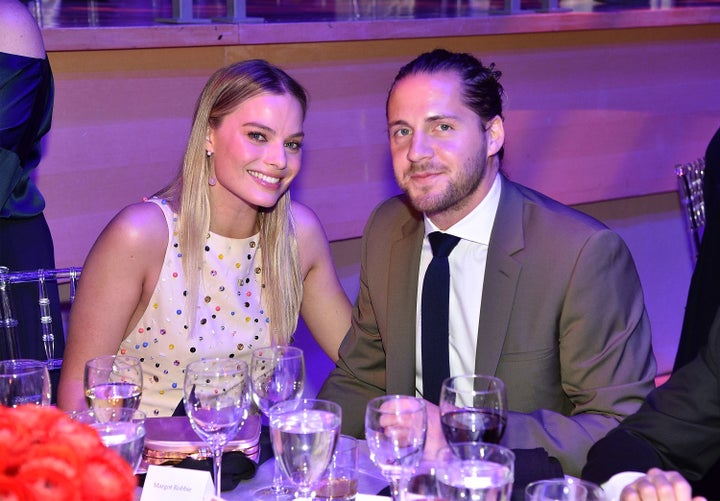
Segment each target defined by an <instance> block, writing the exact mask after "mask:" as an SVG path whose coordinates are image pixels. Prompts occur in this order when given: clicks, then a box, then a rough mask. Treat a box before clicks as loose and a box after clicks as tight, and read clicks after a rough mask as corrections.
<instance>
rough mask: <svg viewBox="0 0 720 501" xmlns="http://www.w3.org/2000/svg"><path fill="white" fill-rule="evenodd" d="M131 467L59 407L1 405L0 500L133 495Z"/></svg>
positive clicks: (110, 499)
mask: <svg viewBox="0 0 720 501" xmlns="http://www.w3.org/2000/svg"><path fill="white" fill-rule="evenodd" d="M136 486H137V481H136V479H135V476H134V474H133V471H132V468H130V465H128V464H127V463H126V462H125V461H124V460H123V459H122V458H121V457H120V456H119V455H118V454H117V453H116V452H115V451H113V450H111V449H108V448H107V447H105V445H103V443H102V440H101V439H100V436H99V435H98V434H97V432H96V431H95V430H94V429H93V428H92V427H90V426H88V425H86V424H82V423H78V422H75V421H73V420H72V419H70V417H69V416H68V415H67V414H65V413H64V412H62V411H61V410H59V409H56V408H54V407H39V406H35V405H23V406H19V407H16V408H8V407H2V406H0V500H2V501H11V500H17V501H26V500H27V501H34V500H38V501H39V500H43V501H44V500H53V501H83V500H93V501H95V500H97V501H132V500H133V499H134V497H135V488H136Z"/></svg>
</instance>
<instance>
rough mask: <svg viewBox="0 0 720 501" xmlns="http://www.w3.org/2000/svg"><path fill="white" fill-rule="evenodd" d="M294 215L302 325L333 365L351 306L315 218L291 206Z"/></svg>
mask: <svg viewBox="0 0 720 501" xmlns="http://www.w3.org/2000/svg"><path fill="white" fill-rule="evenodd" d="M293 212H294V215H295V223H296V226H297V234H298V248H299V253H300V261H301V263H302V276H303V299H302V305H301V308H300V312H301V314H302V317H303V320H304V321H305V324H306V325H307V326H308V329H310V332H312V335H313V337H314V338H315V341H317V343H318V344H319V345H320V347H321V348H322V349H323V351H324V352H325V353H327V355H328V356H329V357H330V358H331V359H332V361H333V362H335V361H337V359H338V348H339V347H340V342H341V341H342V340H343V338H344V337H345V334H346V333H347V331H348V329H349V328H350V313H351V311H352V306H351V304H350V301H349V300H348V298H347V295H346V294H345V291H344V290H343V288H342V286H341V285H340V281H339V280H338V276H337V273H336V271H335V267H334V265H333V261H332V256H331V254H330V246H329V244H328V240H327V236H326V235H325V231H324V230H323V228H322V225H321V224H320V221H319V220H318V218H317V216H316V215H315V214H314V213H313V212H312V211H311V210H310V209H309V208H307V207H305V206H303V205H301V204H297V203H294V204H293Z"/></svg>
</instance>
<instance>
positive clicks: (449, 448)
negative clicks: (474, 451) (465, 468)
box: [436, 441, 515, 463]
mask: <svg viewBox="0 0 720 501" xmlns="http://www.w3.org/2000/svg"><path fill="white" fill-rule="evenodd" d="M460 447H473V448H474V447H480V448H483V449H487V450H488V451H492V452H498V453H500V454H502V455H503V456H507V457H508V458H510V459H511V460H512V463H514V462H515V453H514V452H513V450H512V449H511V448H510V447H505V446H504V445H500V444H492V443H490V442H481V441H468V442H455V443H453V444H448V445H444V446H442V447H441V448H440V449H438V451H437V454H436V457H437V458H439V457H440V456H441V455H442V454H446V453H450V454H452V455H453V456H455V457H458V455H457V454H456V453H455V448H460ZM458 459H460V460H462V459H463V458H461V457H458Z"/></svg>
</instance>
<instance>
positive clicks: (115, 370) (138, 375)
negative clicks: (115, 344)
mask: <svg viewBox="0 0 720 501" xmlns="http://www.w3.org/2000/svg"><path fill="white" fill-rule="evenodd" d="M83 385H84V389H85V400H86V401H87V404H88V406H89V407H90V408H91V409H93V410H95V411H96V412H97V413H98V414H100V413H102V412H104V411H108V412H109V411H112V410H114V409H137V408H138V407H139V406H140V396H141V395H142V387H143V372H142V365H141V362H140V359H139V358H136V357H131V356H126V355H107V356H102V357H97V358H91V359H90V360H88V361H87V362H85V374H84V378H83Z"/></svg>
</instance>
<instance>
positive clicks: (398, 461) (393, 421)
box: [365, 395, 427, 500]
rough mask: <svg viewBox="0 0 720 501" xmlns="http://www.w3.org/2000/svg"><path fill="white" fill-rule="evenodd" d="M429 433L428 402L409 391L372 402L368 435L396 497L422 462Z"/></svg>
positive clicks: (372, 452) (374, 459) (373, 455)
mask: <svg viewBox="0 0 720 501" xmlns="http://www.w3.org/2000/svg"><path fill="white" fill-rule="evenodd" d="M426 436H427V410H426V408H425V402H424V401H423V400H421V399H419V398H416V397H410V396H407V395H386V396H382V397H376V398H374V399H372V400H370V402H368V405H367V408H366V411H365V439H366V440H367V445H368V449H369V450H370V459H371V460H372V462H373V463H375V465H376V466H377V467H378V468H380V471H382V474H383V475H384V476H385V478H386V479H387V480H388V482H389V483H390V492H391V495H392V498H393V499H394V500H398V499H400V497H401V495H402V493H403V491H404V489H405V481H406V479H407V478H408V477H409V476H411V475H412V474H413V472H414V470H415V468H416V467H417V465H418V464H419V463H420V459H421V458H422V453H423V448H424V447H425V438H426Z"/></svg>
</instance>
